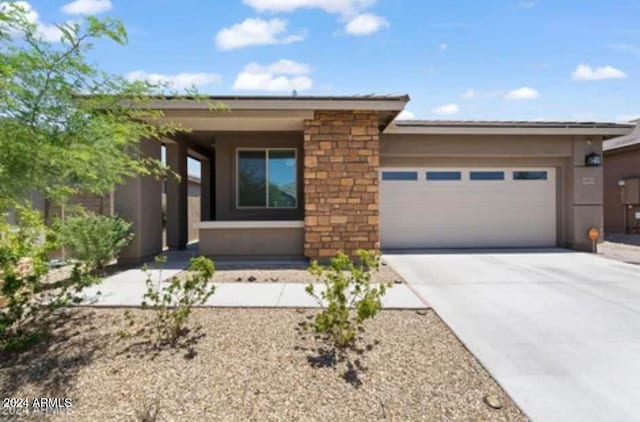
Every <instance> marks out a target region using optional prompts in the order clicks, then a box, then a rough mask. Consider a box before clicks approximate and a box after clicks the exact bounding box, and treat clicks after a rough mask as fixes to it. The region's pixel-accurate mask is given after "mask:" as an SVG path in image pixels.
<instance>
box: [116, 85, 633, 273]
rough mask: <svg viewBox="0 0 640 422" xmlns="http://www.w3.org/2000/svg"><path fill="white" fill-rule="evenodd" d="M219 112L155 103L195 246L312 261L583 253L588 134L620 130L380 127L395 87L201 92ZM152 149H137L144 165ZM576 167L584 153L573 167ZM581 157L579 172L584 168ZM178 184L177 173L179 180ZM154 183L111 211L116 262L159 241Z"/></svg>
mask: <svg viewBox="0 0 640 422" xmlns="http://www.w3.org/2000/svg"><path fill="white" fill-rule="evenodd" d="M211 101H212V102H221V103H223V104H225V105H226V107H227V110H210V107H209V104H206V103H203V102H202V101H196V100H190V99H183V98H158V99H155V100H154V101H153V107H155V108H157V109H161V110H163V111H164V117H163V119H164V120H167V121H177V122H180V123H182V124H183V125H184V126H186V127H189V128H190V129H192V132H191V133H188V134H181V135H179V136H176V137H175V138H174V139H166V140H164V141H163V143H164V145H165V147H166V156H167V163H168V164H169V165H170V166H171V167H172V168H173V170H174V171H175V172H177V173H178V174H180V175H183V176H186V173H187V164H186V163H187V157H188V156H189V157H192V158H194V159H197V160H199V161H200V165H201V172H202V175H201V220H202V221H201V222H199V223H198V224H197V228H198V230H199V236H198V237H199V241H200V242H199V248H200V253H201V254H203V255H209V256H214V257H220V256H225V257H253V258H255V257H262V258H273V257H301V256H305V257H308V258H326V257H329V256H332V255H334V254H335V253H336V251H337V250H341V249H342V250H346V251H348V252H352V251H354V250H356V249H359V248H363V249H373V250H379V249H380V248H382V249H384V250H390V249H416V248H475V247H547V246H563V247H569V248H575V249H590V248H591V241H590V240H589V238H588V236H587V232H588V230H589V229H590V228H594V227H595V228H598V229H601V227H602V220H603V206H602V178H603V174H602V167H600V166H598V160H597V159H598V158H599V157H600V154H602V142H603V140H605V139H609V138H611V137H615V136H621V135H626V134H628V133H629V132H630V131H631V130H632V128H633V125H631V124H614V123H576V122H568V123H565V122H465V121H395V120H394V119H395V118H396V117H397V116H398V114H399V113H400V112H401V111H402V110H403V109H404V107H405V104H406V103H407V102H408V101H409V97H408V96H404V95H402V96H376V95H370V96H341V97H333V96H324V97H319V96H292V97H279V96H276V97H266V96H261V97H216V98H211ZM160 148H161V146H160V144H159V143H158V142H155V141H150V140H145V141H143V142H142V144H141V151H142V153H143V154H146V155H147V156H149V157H153V158H158V159H159V158H160ZM587 161H588V162H587ZM587 164H589V165H587ZM182 179H183V180H186V177H183V178H182ZM161 192H162V191H161V186H160V183H159V182H157V181H156V180H154V179H152V178H150V177H140V178H136V179H132V180H130V181H129V182H128V183H126V184H125V185H123V186H122V187H120V188H119V189H118V190H117V191H116V192H115V195H114V199H115V211H116V213H117V214H119V215H121V216H122V217H124V218H125V219H127V220H129V221H132V222H133V227H134V230H135V234H136V236H135V239H134V241H133V242H132V244H131V245H130V246H129V248H128V249H127V250H126V251H125V253H124V254H123V256H122V261H123V262H137V261H140V260H143V259H147V258H149V257H151V256H153V255H154V254H157V253H158V252H159V251H160V250H161V248H162V217H161V212H160V210H161V199H160V198H161ZM187 196H188V192H187V185H186V183H178V182H177V181H176V180H169V182H168V184H167V211H166V212H167V243H168V245H169V246H170V247H172V248H183V247H185V245H186V244H187V241H188V231H189V227H188V216H187V208H188V207H187V202H188V201H187Z"/></svg>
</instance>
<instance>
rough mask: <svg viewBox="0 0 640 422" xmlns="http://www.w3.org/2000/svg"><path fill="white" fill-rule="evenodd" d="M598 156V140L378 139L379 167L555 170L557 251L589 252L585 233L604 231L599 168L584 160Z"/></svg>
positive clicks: (506, 137) (498, 137) (502, 137)
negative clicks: (585, 180) (470, 167)
mask: <svg viewBox="0 0 640 422" xmlns="http://www.w3.org/2000/svg"><path fill="white" fill-rule="evenodd" d="M601 151H602V140H601V138H600V137H589V138H587V137H583V136H526V135H517V136H511V135H495V136H489V135H396V134H394V135H382V136H381V138H380V167H403V166H406V167H411V166H434V167H450V166H477V167H496V166H532V167H536V166H539V167H554V168H556V173H557V195H558V200H557V204H558V210H557V216H558V217H557V218H558V221H557V232H558V233H557V239H558V246H564V247H572V248H575V249H581V250H588V249H590V247H591V245H590V242H589V241H588V238H587V236H586V232H587V231H588V229H589V228H591V227H598V228H600V229H601V228H602V183H601V182H602V168H601V167H599V168H586V167H584V160H585V155H587V154H589V153H591V152H601ZM584 179H588V180H587V182H589V184H583V181H584ZM591 182H593V184H591Z"/></svg>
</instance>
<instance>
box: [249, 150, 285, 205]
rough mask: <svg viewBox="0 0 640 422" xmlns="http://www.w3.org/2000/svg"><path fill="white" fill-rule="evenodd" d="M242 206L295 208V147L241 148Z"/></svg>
mask: <svg viewBox="0 0 640 422" xmlns="http://www.w3.org/2000/svg"><path fill="white" fill-rule="evenodd" d="M237 172H238V174H237V178H238V179H237V181H238V185H237V186H238V193H237V195H238V198H237V203H238V207H239V208H243V207H244V208H296V207H297V167H296V150H295V149H261V150H257V149H252V150H238V168H237Z"/></svg>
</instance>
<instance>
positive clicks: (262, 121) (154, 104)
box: [148, 95, 409, 132]
mask: <svg viewBox="0 0 640 422" xmlns="http://www.w3.org/2000/svg"><path fill="white" fill-rule="evenodd" d="M408 101H409V96H407V95H398V96H382V95H369V96H333V97H326V96H324V97H320V96H305V97H301V96H296V97H293V96H290V97H281V96H275V97H274V96H270V97H267V96H260V97H231V96H229V97H209V98H205V99H195V98H183V97H176V98H173V97H158V98H153V99H152V100H151V101H150V103H149V104H148V106H149V107H151V108H152V109H155V110H161V111H162V112H163V114H164V117H163V118H162V119H161V121H162V122H175V123H180V124H182V125H183V126H185V127H188V128H190V129H192V130H203V131H204V130H206V131H234V132H235V131H302V130H303V128H304V121H305V120H306V119H312V118H313V117H314V112H316V111H342V110H345V111H346V110H354V111H377V112H378V116H379V117H378V118H379V126H380V128H381V129H384V128H386V127H387V126H388V125H389V124H390V123H391V122H392V121H393V119H394V118H396V117H397V115H398V114H399V113H400V112H401V111H402V110H403V109H404V106H405V104H406V103H407V102H408Z"/></svg>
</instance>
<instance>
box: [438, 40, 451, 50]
mask: <svg viewBox="0 0 640 422" xmlns="http://www.w3.org/2000/svg"><path fill="white" fill-rule="evenodd" d="M438 47H439V48H440V51H446V50H447V48H449V44H447V43H446V42H443V43H440V45H439V46H438Z"/></svg>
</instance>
